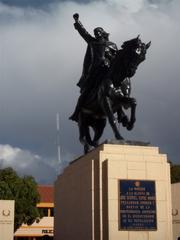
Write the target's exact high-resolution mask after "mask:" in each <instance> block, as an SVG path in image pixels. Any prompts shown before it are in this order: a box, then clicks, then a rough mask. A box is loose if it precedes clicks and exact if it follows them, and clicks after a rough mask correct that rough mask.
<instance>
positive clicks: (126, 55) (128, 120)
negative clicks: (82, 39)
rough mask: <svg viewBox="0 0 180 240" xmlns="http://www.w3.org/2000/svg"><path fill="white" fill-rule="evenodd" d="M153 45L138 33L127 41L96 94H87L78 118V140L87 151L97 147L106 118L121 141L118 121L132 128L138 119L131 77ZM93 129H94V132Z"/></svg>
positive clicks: (127, 127)
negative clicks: (128, 110) (127, 113)
mask: <svg viewBox="0 0 180 240" xmlns="http://www.w3.org/2000/svg"><path fill="white" fill-rule="evenodd" d="M150 45H151V42H149V43H147V44H145V43H143V42H142V41H141V39H140V37H139V35H138V37H136V38H134V39H131V40H129V41H126V42H124V43H123V44H122V46H121V49H119V50H118V51H117V53H116V56H115V58H114V59H113V61H112V63H111V66H110V67H109V70H108V71H107V72H106V74H104V76H103V79H101V81H100V84H99V86H98V87H97V89H93V97H92V93H91V95H89V94H88V93H87V94H86V99H85V100H84V101H83V105H82V106H81V109H80V111H79V116H78V121H77V123H78V126H79V140H80V142H81V143H82V144H83V145H84V152H85V153H87V152H88V151H89V150H90V149H91V148H92V147H96V146H98V144H99V139H100V138H101V136H102V134H103V130H104V128H105V126H106V122H107V119H108V121H109V124H110V126H111V128H112V130H113V132H114V136H115V138H116V139H118V140H123V137H122V136H121V134H120V132H119V129H118V126H117V122H119V123H121V124H122V126H123V127H126V129H127V130H131V129H132V128H133V126H134V123H135V121H136V114H135V113H136V100H135V99H134V98H132V97H130V94H131V79H130V78H131V77H133V76H134V74H135V73H136V70H137V67H138V65H139V64H140V63H141V62H143V61H144V60H145V56H146V52H147V49H148V48H149V47H150ZM101 76H102V75H101ZM127 109H130V114H129V115H130V116H129V117H128V115H126V114H125V112H126V110H127ZM116 119H117V120H116ZM90 128H91V129H92V130H93V133H92V134H91V132H90ZM91 135H93V136H91Z"/></svg>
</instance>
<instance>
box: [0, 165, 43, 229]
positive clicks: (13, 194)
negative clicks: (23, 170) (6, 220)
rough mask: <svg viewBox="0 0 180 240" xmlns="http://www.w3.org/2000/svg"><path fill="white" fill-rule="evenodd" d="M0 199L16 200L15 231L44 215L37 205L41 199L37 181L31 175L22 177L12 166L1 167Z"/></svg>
mask: <svg viewBox="0 0 180 240" xmlns="http://www.w3.org/2000/svg"><path fill="white" fill-rule="evenodd" d="M0 199H3V200H15V223H14V231H16V230H17V229H18V228H19V227H20V226H21V225H22V224H23V223H24V224H28V225H31V224H32V223H33V222H35V221H36V220H38V219H39V218H41V217H42V215H41V213H40V212H39V210H38V208H37V207H36V205H37V203H38V202H39V201H40V195H39V193H38V191H37V183H36V182H35V180H34V178H33V177H31V176H24V177H22V178H21V177H19V176H18V175H17V173H16V172H15V171H14V170H13V169H12V168H5V169H0Z"/></svg>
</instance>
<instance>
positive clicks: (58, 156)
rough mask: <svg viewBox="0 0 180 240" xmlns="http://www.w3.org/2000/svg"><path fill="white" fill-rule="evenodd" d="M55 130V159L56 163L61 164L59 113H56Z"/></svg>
mask: <svg viewBox="0 0 180 240" xmlns="http://www.w3.org/2000/svg"><path fill="white" fill-rule="evenodd" d="M56 130H57V159H58V164H59V165H60V164H61V148H60V124H59V113H57V114H56Z"/></svg>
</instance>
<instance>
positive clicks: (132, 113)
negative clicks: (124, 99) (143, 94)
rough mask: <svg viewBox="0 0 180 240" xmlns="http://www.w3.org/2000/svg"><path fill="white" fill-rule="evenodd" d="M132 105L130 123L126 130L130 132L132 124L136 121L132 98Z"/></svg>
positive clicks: (134, 103)
mask: <svg viewBox="0 0 180 240" xmlns="http://www.w3.org/2000/svg"><path fill="white" fill-rule="evenodd" d="M131 101H132V103H131V117H130V121H129V123H128V125H127V127H126V128H127V130H129V131H130V130H132V129H133V127H134V123H135V121H136V100H135V99H134V98H132V99H131Z"/></svg>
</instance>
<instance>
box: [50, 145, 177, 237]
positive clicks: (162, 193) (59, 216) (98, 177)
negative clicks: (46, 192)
mask: <svg viewBox="0 0 180 240" xmlns="http://www.w3.org/2000/svg"><path fill="white" fill-rule="evenodd" d="M171 209H172V208H171V185H170V166H169V163H168V162H167V157H166V155H164V154H160V153H159V149H158V148H157V147H151V146H134V145H115V144H104V145H101V146H99V147H98V148H97V149H95V150H94V151H92V152H90V153H88V154H86V155H85V156H82V157H80V158H79V159H77V160H75V161H73V162H72V163H71V164H70V165H69V166H68V167H67V168H66V169H65V171H64V173H63V174H62V175H60V176H59V177H58V179H57V181H56V183H55V240H60V239H61V240H78V239H79V240H120V239H122V240H172V218H171Z"/></svg>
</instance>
